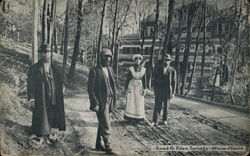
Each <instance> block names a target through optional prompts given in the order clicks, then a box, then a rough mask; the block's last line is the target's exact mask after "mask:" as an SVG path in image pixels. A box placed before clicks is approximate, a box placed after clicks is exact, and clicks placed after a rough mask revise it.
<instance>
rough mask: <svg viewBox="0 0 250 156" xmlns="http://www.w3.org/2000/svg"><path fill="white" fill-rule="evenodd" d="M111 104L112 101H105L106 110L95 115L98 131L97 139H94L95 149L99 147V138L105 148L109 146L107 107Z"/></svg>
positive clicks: (108, 115)
mask: <svg viewBox="0 0 250 156" xmlns="http://www.w3.org/2000/svg"><path fill="white" fill-rule="evenodd" d="M111 102H112V99H111V98H110V99H108V100H107V104H106V108H105V109H104V111H99V112H97V113H96V115H97V119H98V129H97V137H96V147H98V146H101V137H102V138H103V142H104V144H105V147H109V146H110V142H109V137H110V112H109V106H110V103H111Z"/></svg>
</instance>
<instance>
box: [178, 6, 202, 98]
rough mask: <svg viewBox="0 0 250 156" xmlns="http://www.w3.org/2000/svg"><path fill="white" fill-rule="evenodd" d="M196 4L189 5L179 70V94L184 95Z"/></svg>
mask: <svg viewBox="0 0 250 156" xmlns="http://www.w3.org/2000/svg"><path fill="white" fill-rule="evenodd" d="M197 6H198V4H196V3H195V2H194V1H193V2H192V4H191V5H190V8H189V9H188V19H187V36H186V44H185V51H184V57H183V66H182V69H181V72H182V74H183V75H182V80H181V82H182V84H181V90H180V94H181V95H183V94H184V90H185V85H186V77H187V66H188V59H189V53H190V51H189V48H190V44H191V28H192V22H193V19H194V16H195V14H196V12H197V8H198V7H197Z"/></svg>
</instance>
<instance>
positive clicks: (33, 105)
mask: <svg viewBox="0 0 250 156" xmlns="http://www.w3.org/2000/svg"><path fill="white" fill-rule="evenodd" d="M29 106H30V109H31V110H33V109H34V107H35V99H30V100H29Z"/></svg>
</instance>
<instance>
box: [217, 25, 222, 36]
mask: <svg viewBox="0 0 250 156" xmlns="http://www.w3.org/2000/svg"><path fill="white" fill-rule="evenodd" d="M218 29H219V30H218V33H219V34H221V33H222V24H221V23H220V24H219V27H218Z"/></svg>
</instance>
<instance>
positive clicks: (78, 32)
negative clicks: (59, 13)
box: [69, 0, 82, 78]
mask: <svg viewBox="0 0 250 156" xmlns="http://www.w3.org/2000/svg"><path fill="white" fill-rule="evenodd" d="M77 12H78V16H77V26H76V37H75V44H74V52H73V56H72V61H71V66H70V69H69V78H73V76H74V72H75V66H76V61H77V56H78V53H79V48H80V39H81V30H82V29H81V28H82V25H81V23H82V0H78V10H77Z"/></svg>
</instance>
